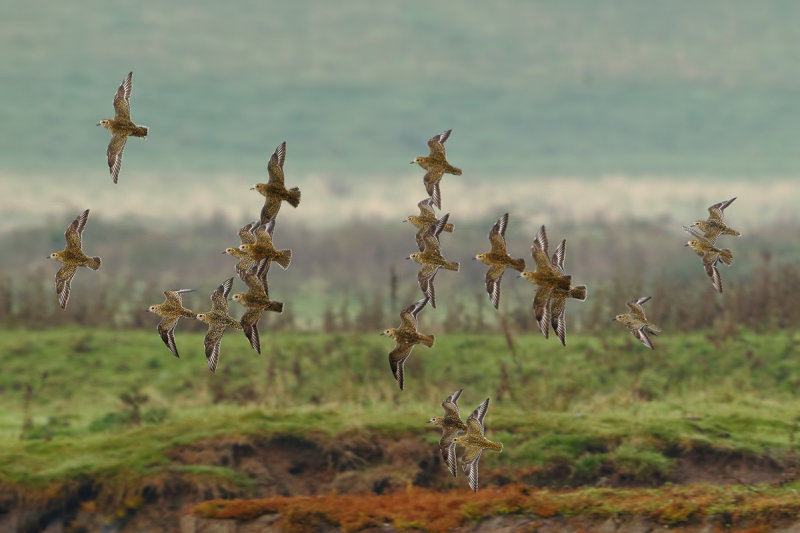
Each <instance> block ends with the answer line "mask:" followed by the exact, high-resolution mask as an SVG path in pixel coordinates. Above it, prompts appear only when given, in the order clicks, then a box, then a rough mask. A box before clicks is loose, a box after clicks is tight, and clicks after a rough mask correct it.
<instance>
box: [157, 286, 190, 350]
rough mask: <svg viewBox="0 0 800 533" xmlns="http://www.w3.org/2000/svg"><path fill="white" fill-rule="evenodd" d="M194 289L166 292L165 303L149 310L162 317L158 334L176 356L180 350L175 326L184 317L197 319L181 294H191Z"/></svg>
mask: <svg viewBox="0 0 800 533" xmlns="http://www.w3.org/2000/svg"><path fill="white" fill-rule="evenodd" d="M192 290H193V289H178V290H175V291H164V297H165V300H164V303H163V304H158V305H151V306H150V307H148V308H147V310H148V311H150V312H151V313H155V314H157V315H158V316H160V317H161V322H159V323H158V333H159V335H161V340H163V341H164V344H166V345H167V348H169V349H170V351H171V352H172V353H173V354H174V355H175V357H180V355H178V348H177V347H176V346H175V334H174V331H175V326H177V325H178V320H180V318H181V317H182V316H185V317H192V318H193V317H195V316H196V313H195V312H194V311H192V310H191V309H186V308H185V307H184V306H183V301H182V300H181V294H183V293H184V292H191V291H192Z"/></svg>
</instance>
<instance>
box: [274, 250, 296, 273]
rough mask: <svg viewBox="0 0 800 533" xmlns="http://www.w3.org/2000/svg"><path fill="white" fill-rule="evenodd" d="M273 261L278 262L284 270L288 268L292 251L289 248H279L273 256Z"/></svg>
mask: <svg viewBox="0 0 800 533" xmlns="http://www.w3.org/2000/svg"><path fill="white" fill-rule="evenodd" d="M275 262H276V263H278V264H279V265H280V266H281V268H283V269H284V270H286V269H287V268H289V264H290V263H291V262H292V251H291V250H289V249H286V250H281V251H280V252H278V255H276V256H275Z"/></svg>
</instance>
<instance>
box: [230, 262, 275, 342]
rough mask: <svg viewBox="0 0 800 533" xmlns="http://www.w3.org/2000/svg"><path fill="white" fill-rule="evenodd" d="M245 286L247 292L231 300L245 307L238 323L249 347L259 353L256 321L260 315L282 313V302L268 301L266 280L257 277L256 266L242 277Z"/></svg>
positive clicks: (235, 295)
mask: <svg viewBox="0 0 800 533" xmlns="http://www.w3.org/2000/svg"><path fill="white" fill-rule="evenodd" d="M242 279H243V280H244V282H245V283H246V284H247V289H248V290H247V292H237V293H236V294H234V295H233V296H232V297H231V298H232V299H233V300H234V301H236V302H239V303H240V304H242V305H243V306H245V307H247V311H245V313H244V315H242V319H241V320H240V321H239V323H240V324H241V325H242V329H243V330H244V334H245V335H246V336H247V340H249V341H250V346H252V347H253V349H254V350H255V351H257V352H258V353H261V341H260V339H259V336H258V321H259V319H260V318H261V313H262V312H264V311H272V312H274V313H282V312H283V302H275V301H272V300H270V299H269V289H268V288H267V282H266V280H262V279H261V278H260V277H259V275H258V265H253V266H252V267H251V268H250V270H248V271H247V272H246V273H245V275H244V276H243V277H242Z"/></svg>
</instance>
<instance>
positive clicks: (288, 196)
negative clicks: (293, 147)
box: [251, 141, 300, 224]
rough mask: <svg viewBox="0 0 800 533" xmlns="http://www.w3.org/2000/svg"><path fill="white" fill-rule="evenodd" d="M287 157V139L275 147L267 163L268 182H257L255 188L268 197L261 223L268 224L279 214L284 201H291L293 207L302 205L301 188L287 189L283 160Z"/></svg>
mask: <svg viewBox="0 0 800 533" xmlns="http://www.w3.org/2000/svg"><path fill="white" fill-rule="evenodd" d="M285 159H286V141H284V142H282V143H281V145H280V146H278V147H277V148H276V149H275V153H273V154H272V157H270V158H269V162H268V163H267V173H268V174H269V180H268V181H267V183H256V184H255V185H254V186H253V187H252V189H251V190H253V189H255V190H256V191H258V192H259V193H261V194H262V195H264V196H265V197H266V200H265V201H264V207H263V208H262V209H261V223H262V224H266V223H267V222H269V221H270V220H274V219H275V217H276V216H277V215H278V211H279V210H280V208H281V203H282V202H284V201H285V202H289V204H291V206H292V207H297V206H298V205H300V189H299V188H298V187H292V188H291V189H288V190H287V189H286V187H285V186H284V184H283V162H284V160H285Z"/></svg>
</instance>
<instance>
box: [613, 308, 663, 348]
mask: <svg viewBox="0 0 800 533" xmlns="http://www.w3.org/2000/svg"><path fill="white" fill-rule="evenodd" d="M649 299H650V297H649V296H646V297H644V298H639V299H638V300H631V301H630V302H628V303H627V304H626V305H627V306H628V309H630V312H629V313H626V314H624V315H617V316H616V317H614V320H616V321H617V322H621V323H622V324H624V325H625V327H627V328H628V329H629V330H630V331H631V333H632V334H633V336H634V337H636V338H637V339H638V340H639V342H641V343H642V344H644V345H645V346H647V347H648V348H650V349H651V350H652V349H653V343H652V341H651V340H650V337H648V336H647V334H648V333H651V334H653V335H658V334H659V333H661V330H660V329H659V328H658V327H656V326H655V325H654V324H652V323H651V322H648V320H647V317H646V316H645V314H644V308H643V307H642V304H643V303H645V302H646V301H648V300H649Z"/></svg>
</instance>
